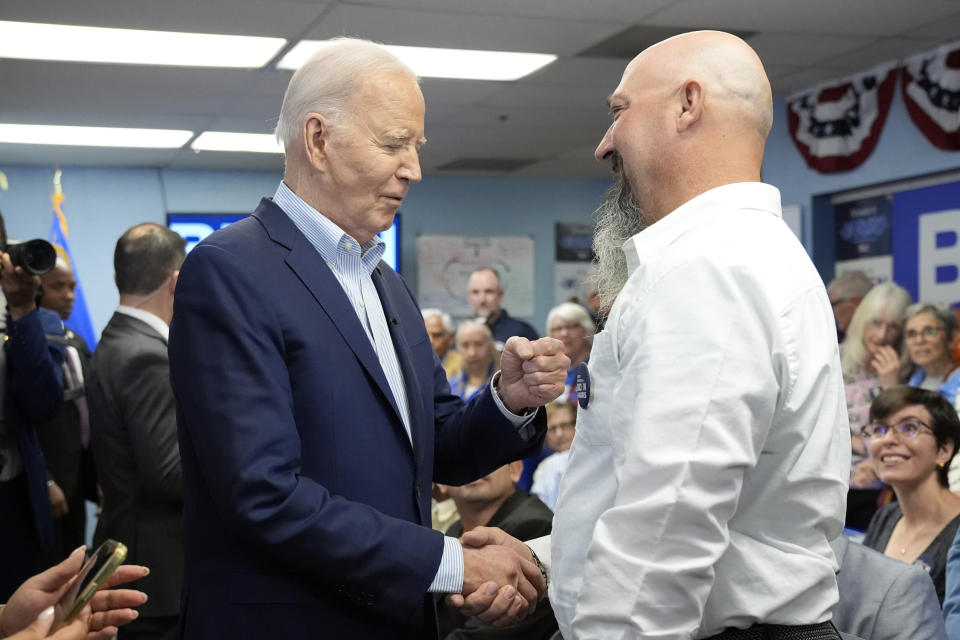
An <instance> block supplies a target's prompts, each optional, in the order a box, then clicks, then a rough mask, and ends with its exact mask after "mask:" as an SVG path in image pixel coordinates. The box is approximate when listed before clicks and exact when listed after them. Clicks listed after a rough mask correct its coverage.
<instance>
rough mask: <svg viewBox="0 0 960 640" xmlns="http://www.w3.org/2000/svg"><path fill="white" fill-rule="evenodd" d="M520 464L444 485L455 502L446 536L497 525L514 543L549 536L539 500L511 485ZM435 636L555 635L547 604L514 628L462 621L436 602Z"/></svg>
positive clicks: (549, 519) (493, 639) (539, 638)
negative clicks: (456, 515) (437, 632)
mask: <svg viewBox="0 0 960 640" xmlns="http://www.w3.org/2000/svg"><path fill="white" fill-rule="evenodd" d="M522 471H523V463H522V462H520V461H517V462H511V463H510V464H508V465H504V466H502V467H500V468H499V469H496V470H494V471H492V472H490V473H489V474H487V475H486V476H484V477H482V478H480V479H479V480H475V481H473V482H471V483H470V484H467V485H464V486H462V487H446V490H447V492H448V493H449V494H450V497H451V498H453V501H454V502H455V503H456V504H457V511H458V512H459V514H460V519H459V520H457V521H456V522H454V523H453V524H452V525H451V526H450V528H449V529H447V535H448V536H453V537H455V538H459V537H460V536H461V535H462V534H463V532H464V531H470V530H471V529H473V528H475V527H499V528H500V529H503V530H504V531H506V532H507V533H509V534H510V535H512V536H513V537H514V538H516V539H517V540H532V539H534V538H539V537H540V536H546V535H550V530H551V529H552V528H553V511H551V510H550V507H548V506H547V505H545V504H543V502H541V501H540V498H538V497H537V496H534V495H531V494H529V493H527V492H526V491H524V490H523V489H521V488H520V487H518V486H517V480H519V479H520V473H521V472H522ZM439 614H440V635H441V637H442V638H443V639H444V640H511V639H515V640H548V639H549V638H551V637H552V636H553V634H554V632H556V631H557V620H556V618H554V616H553V610H552V609H551V608H550V605H549V603H548V602H542V603H540V606H538V607H537V609H536V610H535V611H534V612H533V613H532V614H530V615H529V616H527V617H526V618H525V619H524V620H523V621H522V622H520V623H519V624H517V625H515V626H512V627H507V628H499V627H493V626H490V625H488V624H485V623H483V622H481V621H480V619H479V618H475V617H474V618H467V617H465V616H463V615H462V614H461V613H460V612H459V611H458V610H456V609H454V608H453V607H451V606H449V605H446V604H444V603H440V612H439Z"/></svg>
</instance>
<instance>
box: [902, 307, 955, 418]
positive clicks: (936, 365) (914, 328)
mask: <svg viewBox="0 0 960 640" xmlns="http://www.w3.org/2000/svg"><path fill="white" fill-rule="evenodd" d="M956 333H957V314H956V313H955V312H953V311H951V310H950V309H948V308H946V307H943V306H940V305H934V304H919V303H918V304H913V305H910V306H909V307H907V312H906V322H905V323H904V332H903V342H904V345H906V347H907V355H908V356H910V362H912V363H913V365H914V366H915V367H916V370H914V372H913V375H912V376H910V380H909V381H908V382H907V384H909V385H910V386H911V387H920V388H921V389H929V390H930V391H939V392H940V394H941V395H943V397H945V398H946V399H947V402H949V403H950V404H952V405H954V406H956V405H957V388H958V387H960V368H958V367H957V363H956V362H955V361H954V359H953V352H952V351H953V350H952V346H953V340H954V338H955V337H956Z"/></svg>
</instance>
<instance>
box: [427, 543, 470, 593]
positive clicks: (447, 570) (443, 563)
mask: <svg viewBox="0 0 960 640" xmlns="http://www.w3.org/2000/svg"><path fill="white" fill-rule="evenodd" d="M461 591H463V547H461V546H460V541H459V540H457V539H456V538H451V537H449V536H444V537H443V555H442V556H440V566H439V567H437V575H436V576H435V577H434V578H433V582H432V583H431V584H430V588H429V589H427V592H428V593H460V592H461Z"/></svg>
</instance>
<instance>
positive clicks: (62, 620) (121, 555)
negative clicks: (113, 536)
mask: <svg viewBox="0 0 960 640" xmlns="http://www.w3.org/2000/svg"><path fill="white" fill-rule="evenodd" d="M126 557H127V547H126V545H124V544H123V543H122V542H117V541H116V540H106V541H105V542H104V543H103V544H101V545H100V546H99V547H98V548H97V550H96V551H94V552H93V554H92V555H91V556H90V558H89V559H88V560H87V562H86V564H84V565H83V568H82V569H80V573H78V574H77V579H76V580H75V581H74V583H73V584H72V585H71V586H70V588H69V589H67V592H66V593H64V594H63V597H62V598H60V602H59V603H57V606H56V609H55V611H56V617H55V618H54V622H53V626H51V627H50V633H53V632H54V631H56V630H57V629H59V628H60V627H62V626H63V625H66V624H69V623H70V622H71V621H73V619H74V618H76V617H77V615H78V614H79V613H80V612H81V611H82V610H83V608H84V607H85V606H86V605H87V603H88V602H90V598H92V597H93V594H95V593H96V592H97V589H99V588H100V586H101V585H102V584H103V583H104V582H106V581H107V579H108V578H109V577H110V576H112V575H113V572H114V571H116V570H117V567H119V566H120V565H121V564H123V561H124V560H125V559H126Z"/></svg>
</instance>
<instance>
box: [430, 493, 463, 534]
mask: <svg viewBox="0 0 960 640" xmlns="http://www.w3.org/2000/svg"><path fill="white" fill-rule="evenodd" d="M449 489H450V487H449V486H448V485H445V484H440V483H439V482H434V483H433V495H432V496H431V498H432V500H431V501H430V522H431V527H432V528H434V529H436V530H437V531H439V532H441V533H443V532H444V531H446V530H447V529H449V528H450V526H451V525H452V524H453V523H454V522H456V521H457V520H459V519H460V514H459V513H457V503H456V502H454V501H453V498H451V497H450V491H449Z"/></svg>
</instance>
